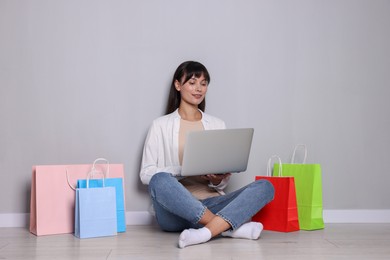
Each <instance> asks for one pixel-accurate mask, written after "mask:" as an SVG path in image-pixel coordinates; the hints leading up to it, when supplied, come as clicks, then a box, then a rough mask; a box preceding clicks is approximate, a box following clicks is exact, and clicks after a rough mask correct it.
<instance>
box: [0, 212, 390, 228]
mask: <svg viewBox="0 0 390 260" xmlns="http://www.w3.org/2000/svg"><path fill="white" fill-rule="evenodd" d="M323 216H324V222H325V223H351V224H352V223H366V224H369V223H390V210H387V209H385V210H324V212H323ZM29 223H30V214H29V213H3V214H0V227H28V226H29ZM126 223H127V225H129V226H131V225H152V224H154V223H155V222H154V217H153V216H152V215H151V214H150V213H149V212H147V211H128V212H126Z"/></svg>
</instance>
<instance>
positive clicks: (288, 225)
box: [252, 156, 299, 232]
mask: <svg viewBox="0 0 390 260" xmlns="http://www.w3.org/2000/svg"><path fill="white" fill-rule="evenodd" d="M273 158H276V159H278V160H279V165H280V168H279V176H277V177H271V172H272V171H271V161H272V159H273ZM281 165H282V162H281V160H280V158H279V157H278V156H272V157H271V158H270V159H269V160H268V166H267V175H268V176H256V177H255V178H256V180H260V179H265V180H268V181H270V182H271V183H272V185H273V186H274V189H275V197H274V200H273V201H271V202H270V203H268V204H267V205H266V206H265V207H264V208H262V209H261V210H260V211H259V212H258V213H257V214H256V215H255V216H253V218H252V221H256V222H260V223H262V224H263V226H264V230H273V231H280V232H292V231H297V230H299V221H298V209H297V199H296V193H295V183H294V177H282V167H281Z"/></svg>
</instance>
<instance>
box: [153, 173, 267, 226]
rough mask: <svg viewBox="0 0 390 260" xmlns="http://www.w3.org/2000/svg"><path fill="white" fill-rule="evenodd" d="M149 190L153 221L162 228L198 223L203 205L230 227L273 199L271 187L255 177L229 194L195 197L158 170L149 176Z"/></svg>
mask: <svg viewBox="0 0 390 260" xmlns="http://www.w3.org/2000/svg"><path fill="white" fill-rule="evenodd" d="M149 193H150V196H151V198H152V202H153V207H154V209H155V212H156V220H157V223H158V224H159V226H160V227H161V229H163V230H165V231H182V230H184V229H188V228H200V227H202V225H201V224H199V223H198V222H199V220H200V219H201V218H202V216H203V215H204V213H205V211H206V208H207V209H209V210H210V211H211V212H212V213H214V214H215V215H217V216H219V217H221V218H223V219H224V220H225V221H227V222H228V223H229V224H230V226H231V227H232V229H233V230H234V229H236V228H238V227H240V226H241V225H242V224H244V223H246V222H248V221H250V219H251V218H252V217H253V216H254V215H255V214H256V213H257V212H258V211H259V210H260V209H261V208H263V207H264V206H265V205H266V204H267V203H269V202H270V201H271V200H273V198H274V187H273V186H272V184H271V183H270V182H269V181H267V180H258V181H255V182H252V183H250V184H248V185H247V186H245V187H243V188H241V189H239V190H236V191H234V192H231V193H229V194H226V195H222V196H216V197H211V198H207V199H204V200H198V199H196V198H195V197H194V196H192V194H191V193H190V192H189V191H188V190H187V189H186V188H185V187H184V186H183V185H182V184H181V183H180V182H179V181H178V180H177V179H176V178H175V177H173V176H171V174H169V173H165V172H160V173H157V174H155V175H154V176H153V177H152V179H151V180H150V183H149Z"/></svg>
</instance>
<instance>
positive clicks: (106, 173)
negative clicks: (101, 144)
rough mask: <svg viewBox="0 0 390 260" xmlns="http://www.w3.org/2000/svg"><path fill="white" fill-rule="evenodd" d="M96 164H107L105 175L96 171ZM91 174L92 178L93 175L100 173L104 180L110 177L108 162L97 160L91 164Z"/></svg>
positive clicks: (102, 159)
mask: <svg viewBox="0 0 390 260" xmlns="http://www.w3.org/2000/svg"><path fill="white" fill-rule="evenodd" d="M97 162H105V163H106V164H107V169H106V172H105V173H104V172H103V173H102V172H100V171H97V170H96V163H97ZM91 173H92V176H94V175H95V173H102V174H103V175H104V176H105V177H106V178H109V177H110V162H109V161H108V160H107V159H105V158H97V159H96V160H95V161H94V162H93V165H92V169H91Z"/></svg>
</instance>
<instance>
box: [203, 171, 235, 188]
mask: <svg viewBox="0 0 390 260" xmlns="http://www.w3.org/2000/svg"><path fill="white" fill-rule="evenodd" d="M230 175H231V173H224V174H206V175H202V176H201V177H202V179H204V180H208V181H210V182H211V183H212V184H213V185H218V184H220V183H221V181H222V180H223V179H225V178H227V177H229V176H230Z"/></svg>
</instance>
